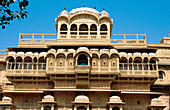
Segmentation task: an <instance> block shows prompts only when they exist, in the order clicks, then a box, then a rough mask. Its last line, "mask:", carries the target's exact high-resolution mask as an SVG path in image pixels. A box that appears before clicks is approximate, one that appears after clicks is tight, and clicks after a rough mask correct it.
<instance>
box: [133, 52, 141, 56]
mask: <svg viewBox="0 0 170 110" xmlns="http://www.w3.org/2000/svg"><path fill="white" fill-rule="evenodd" d="M133 55H139V56H140V55H141V53H139V52H135V53H133Z"/></svg>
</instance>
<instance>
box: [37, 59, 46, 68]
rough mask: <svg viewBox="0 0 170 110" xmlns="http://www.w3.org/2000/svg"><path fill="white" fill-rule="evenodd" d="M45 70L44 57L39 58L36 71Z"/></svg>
mask: <svg viewBox="0 0 170 110" xmlns="http://www.w3.org/2000/svg"><path fill="white" fill-rule="evenodd" d="M45 68H46V61H45V59H44V57H40V58H39V59H38V69H39V70H45Z"/></svg>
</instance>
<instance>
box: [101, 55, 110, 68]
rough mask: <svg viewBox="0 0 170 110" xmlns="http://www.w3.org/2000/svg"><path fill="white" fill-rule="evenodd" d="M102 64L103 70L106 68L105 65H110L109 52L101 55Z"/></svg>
mask: <svg viewBox="0 0 170 110" xmlns="http://www.w3.org/2000/svg"><path fill="white" fill-rule="evenodd" d="M100 65H101V67H103V68H101V70H105V69H106V68H105V67H108V66H109V55H108V54H102V55H101V56H100Z"/></svg>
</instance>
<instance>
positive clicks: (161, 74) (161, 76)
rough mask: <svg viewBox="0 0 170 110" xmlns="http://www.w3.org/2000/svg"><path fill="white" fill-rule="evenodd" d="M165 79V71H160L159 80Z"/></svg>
mask: <svg viewBox="0 0 170 110" xmlns="http://www.w3.org/2000/svg"><path fill="white" fill-rule="evenodd" d="M163 78H164V72H163V71H159V79H163Z"/></svg>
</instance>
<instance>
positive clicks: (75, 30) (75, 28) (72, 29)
mask: <svg viewBox="0 0 170 110" xmlns="http://www.w3.org/2000/svg"><path fill="white" fill-rule="evenodd" d="M70 31H71V34H77V25H76V24H72V25H71V29H70Z"/></svg>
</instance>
